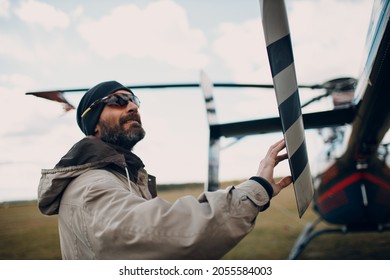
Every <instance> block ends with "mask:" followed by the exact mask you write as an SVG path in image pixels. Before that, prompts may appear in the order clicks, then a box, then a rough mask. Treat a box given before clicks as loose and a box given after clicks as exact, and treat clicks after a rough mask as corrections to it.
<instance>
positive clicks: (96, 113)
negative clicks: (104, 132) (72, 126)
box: [77, 81, 131, 135]
mask: <svg viewBox="0 0 390 280" xmlns="http://www.w3.org/2000/svg"><path fill="white" fill-rule="evenodd" d="M121 89H122V90H126V91H128V92H131V91H130V90H129V89H128V88H127V87H125V86H123V85H122V84H120V83H118V82H116V81H107V82H102V83H100V84H97V85H96V86H94V87H92V88H90V89H89V90H88V91H87V92H86V93H85V94H84V96H83V97H82V98H81V100H80V103H79V106H78V107H77V124H78V125H79V127H80V129H81V130H82V132H84V134H85V135H94V134H95V127H96V124H97V123H98V121H99V118H100V114H101V113H102V111H103V108H104V103H101V104H99V105H97V106H96V107H94V108H93V109H92V110H90V111H89V112H88V113H87V114H86V115H85V116H84V117H83V118H81V115H82V114H83V113H84V112H85V110H87V109H88V108H89V106H91V104H92V103H93V102H95V101H96V100H98V99H101V98H103V97H106V96H107V95H110V94H111V93H114V92H116V91H118V90H121Z"/></svg>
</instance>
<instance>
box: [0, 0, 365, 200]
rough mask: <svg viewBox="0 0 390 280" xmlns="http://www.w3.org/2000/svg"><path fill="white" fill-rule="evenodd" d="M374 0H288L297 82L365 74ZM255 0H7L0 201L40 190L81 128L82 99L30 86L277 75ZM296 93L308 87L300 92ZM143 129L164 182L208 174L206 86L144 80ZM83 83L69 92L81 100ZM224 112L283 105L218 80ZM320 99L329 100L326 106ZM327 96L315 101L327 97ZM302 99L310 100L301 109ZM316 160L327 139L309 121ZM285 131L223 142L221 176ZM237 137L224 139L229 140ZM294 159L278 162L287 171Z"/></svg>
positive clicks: (144, 151) (250, 161) (0, 39)
mask: <svg viewBox="0 0 390 280" xmlns="http://www.w3.org/2000/svg"><path fill="white" fill-rule="evenodd" d="M371 5H372V1H370V0H356V1H352V0H339V1H336V0H315V1H313V0H291V1H286V6H287V11H288V18H289V24H290V32H291V38H292V43H293V48H294V59H295V68H296V71H297V80H298V83H299V84H318V83H323V82H325V81H327V80H330V79H334V78H338V77H346V76H348V77H358V76H359V74H360V72H361V70H362V68H361V67H362V63H363V62H364V60H363V59H364V47H365V45H364V44H365V39H366V34H367V29H368V24H369V18H370V14H371ZM268 65H269V64H268V60H267V55H266V49H265V43H264V37H263V30H262V24H261V18H260V5H259V2H258V1H256V0H243V1H237V0H213V1H206V0H161V1H157V0H156V1H150V0H135V1H124V0H113V1H75V0H70V1H59V0H53V1H43V0H12V1H11V0H0V96H1V101H2V102H1V107H2V108H1V110H0V118H1V129H0V178H1V179H0V202H1V201H9V200H22V199H36V195H37V186H38V183H39V179H40V172H41V169H47V168H52V167H53V166H54V165H55V164H56V163H57V162H58V161H59V159H60V158H61V157H62V156H63V155H64V154H65V153H66V152H67V151H68V150H69V149H70V148H71V147H72V145H73V144H74V143H76V142H77V141H79V140H80V139H81V138H82V137H84V135H83V134H82V133H81V131H80V130H79V128H78V126H77V124H76V116H75V110H72V111H69V112H67V113H65V112H64V111H63V110H62V107H61V105H60V104H58V103H55V102H52V101H48V100H44V99H41V98H36V97H33V96H27V95H25V93H26V92H31V91H40V90H55V89H73V88H89V87H92V86H94V85H95V84H97V83H99V82H102V81H107V80H116V81H118V82H120V83H122V84H124V85H126V86H129V85H140V84H155V83H188V82H190V83H197V82H199V78H200V72H201V71H204V72H205V73H206V74H207V75H208V77H209V78H210V79H211V80H212V81H213V82H232V83H272V79H271V74H270V69H269V66H268ZM300 93H301V102H302V103H303V101H304V100H307V99H308V98H310V96H312V95H311V94H313V93H309V92H304V91H301V92H300ZM135 94H136V95H137V96H138V97H139V98H140V100H141V107H140V112H141V117H142V122H143V125H144V127H145V130H146V137H145V139H144V140H142V141H141V142H140V143H138V144H137V145H136V147H135V148H134V152H135V153H136V154H137V155H139V156H140V157H141V158H142V160H143V161H144V163H145V165H146V169H147V170H148V172H149V173H151V174H153V175H155V176H156V177H157V181H158V183H183V182H204V181H205V180H206V177H207V161H208V137H209V129H208V124H207V117H206V113H205V104H204V101H203V96H202V92H201V90H200V89H170V90H169V89H162V90H137V91H135ZM81 96H82V93H72V94H68V95H67V96H66V97H67V98H68V100H69V101H70V102H71V103H72V104H74V105H75V106H77V104H78V101H79V99H80V98H81ZM214 96H215V100H216V106H217V114H218V120H219V121H220V122H221V123H224V122H229V121H239V120H250V119H255V118H258V117H267V116H276V115H277V105H276V99H275V97H274V95H273V92H272V91H271V92H270V91H269V90H268V91H261V92H260V91H259V90H257V91H256V90H253V89H252V90H249V89H248V90H243V89H241V90H237V89H235V90H232V89H229V90H227V89H214ZM321 106H322V107H321ZM328 107H329V102H328V103H326V101H325V103H324V104H322V105H315V104H314V105H313V106H309V107H308V108H307V110H308V111H310V110H312V111H314V110H318V108H328ZM305 110H306V109H305ZM306 137H307V139H308V140H307V145H308V152H309V157H310V161H312V162H313V164H314V163H315V154H316V153H317V152H318V147H319V145H320V142H319V141H320V140H319V139H318V137H317V136H316V132H311V131H308V132H307V135H306ZM281 138H282V134H281V133H273V134H270V135H261V136H251V137H246V138H244V139H243V140H241V141H240V142H239V143H237V144H235V145H233V146H232V147H230V148H227V149H225V150H223V151H222V152H221V158H220V180H233V179H241V178H249V177H250V176H252V175H253V174H254V173H255V172H256V170H257V167H258V164H259V161H260V159H261V158H262V157H263V156H264V155H265V153H266V150H267V149H268V147H269V146H270V145H271V144H272V143H273V142H275V141H277V140H278V139H281ZM229 141H231V139H222V144H223V145H228V144H229V143H230V142H229ZM286 172H287V173H288V166H287V163H284V165H283V164H281V166H280V167H279V166H278V167H277V170H275V174H276V175H279V174H280V175H287V174H286Z"/></svg>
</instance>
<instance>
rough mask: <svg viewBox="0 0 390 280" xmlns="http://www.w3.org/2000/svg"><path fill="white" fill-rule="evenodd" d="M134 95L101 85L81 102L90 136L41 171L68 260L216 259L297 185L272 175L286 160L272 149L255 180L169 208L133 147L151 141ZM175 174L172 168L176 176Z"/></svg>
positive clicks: (42, 205) (42, 192) (41, 195)
mask: <svg viewBox="0 0 390 280" xmlns="http://www.w3.org/2000/svg"><path fill="white" fill-rule="evenodd" d="M139 106H140V102H139V100H138V98H137V97H136V96H135V95H134V93H133V92H132V91H131V90H130V89H128V88H127V87H125V86H123V85H122V84H120V83H118V82H116V81H107V82H102V83H100V84H98V85H96V86H94V87H92V88H91V89H90V90H88V91H87V92H86V93H85V95H84V96H83V97H82V99H81V101H80V104H79V106H78V108H77V123H78V125H79V127H80V129H81V130H82V131H83V133H84V134H85V135H86V137H85V138H83V139H81V140H80V141H79V142H78V143H76V144H75V145H74V146H73V147H72V148H71V149H70V150H69V152H68V153H67V154H66V155H65V156H64V157H62V158H61V160H60V161H59V162H58V164H57V165H56V166H55V167H54V168H53V169H43V170H42V177H41V180H40V182H39V187H38V206H39V209H40V211H41V212H42V213H43V214H45V215H57V214H58V224H59V235H60V245H61V253H62V257H63V259H218V258H221V257H222V256H223V255H224V254H226V253H227V252H228V251H229V250H230V249H232V248H233V247H234V246H235V245H236V244H237V243H238V242H239V241H240V240H241V239H242V238H243V237H244V236H246V235H247V234H248V233H249V232H250V231H251V230H252V229H253V227H254V225H255V221H256V218H257V216H258V214H259V212H261V211H264V210H265V209H267V208H268V206H269V205H270V200H271V198H272V197H273V196H275V195H277V194H278V193H279V192H280V190H281V189H283V188H285V187H286V186H288V185H289V184H290V183H291V176H287V177H285V178H283V179H282V180H281V181H280V182H278V183H276V182H275V181H274V179H273V170H274V167H275V166H276V165H277V164H278V162H280V161H282V160H284V159H286V158H287V155H286V154H281V155H279V153H280V152H281V151H282V150H283V149H284V148H285V143H284V141H279V142H277V143H275V144H274V145H272V146H271V147H270V148H269V150H268V153H267V155H266V156H265V158H264V159H263V160H262V161H261V162H260V165H259V167H258V171H257V174H256V176H253V177H251V178H250V179H249V180H247V181H244V182H242V183H241V184H239V185H237V186H231V187H228V188H226V189H224V190H217V191H214V192H204V193H202V194H201V195H200V196H199V198H197V199H196V198H195V197H192V196H185V197H181V198H179V199H177V201H176V202H175V203H170V202H168V201H165V200H163V199H161V198H159V197H158V196H157V191H156V181H155V178H154V177H153V176H151V175H149V174H148V173H147V172H146V170H145V169H144V167H145V166H144V164H143V162H142V161H141V159H140V158H139V157H138V156H136V155H135V154H134V153H133V152H132V149H133V147H134V145H136V144H137V143H138V141H140V140H142V139H143V138H144V136H145V131H144V129H143V127H142V122H141V117H140V113H139ZM173 172H174V170H173Z"/></svg>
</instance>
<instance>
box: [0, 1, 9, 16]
mask: <svg viewBox="0 0 390 280" xmlns="http://www.w3.org/2000/svg"><path fill="white" fill-rule="evenodd" d="M9 13H10V4H9V1H8V0H0V18H1V17H4V18H6V17H8V16H9Z"/></svg>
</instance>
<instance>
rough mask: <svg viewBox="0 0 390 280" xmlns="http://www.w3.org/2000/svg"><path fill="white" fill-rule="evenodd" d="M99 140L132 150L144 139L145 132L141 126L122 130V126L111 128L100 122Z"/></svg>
mask: <svg viewBox="0 0 390 280" xmlns="http://www.w3.org/2000/svg"><path fill="white" fill-rule="evenodd" d="M99 125H100V132H101V137H100V138H101V139H102V140H103V141H104V142H106V143H110V144H114V145H116V146H119V147H122V148H125V149H128V150H130V151H131V150H132V149H133V147H134V146H135V145H136V144H137V143H138V142H139V141H141V140H142V139H143V138H144V137H145V130H144V129H143V128H142V126H137V127H132V126H130V128H129V129H127V130H126V129H124V128H123V126H122V125H115V126H112V125H110V124H108V123H107V122H105V121H102V120H101V121H100V122H99Z"/></svg>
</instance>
